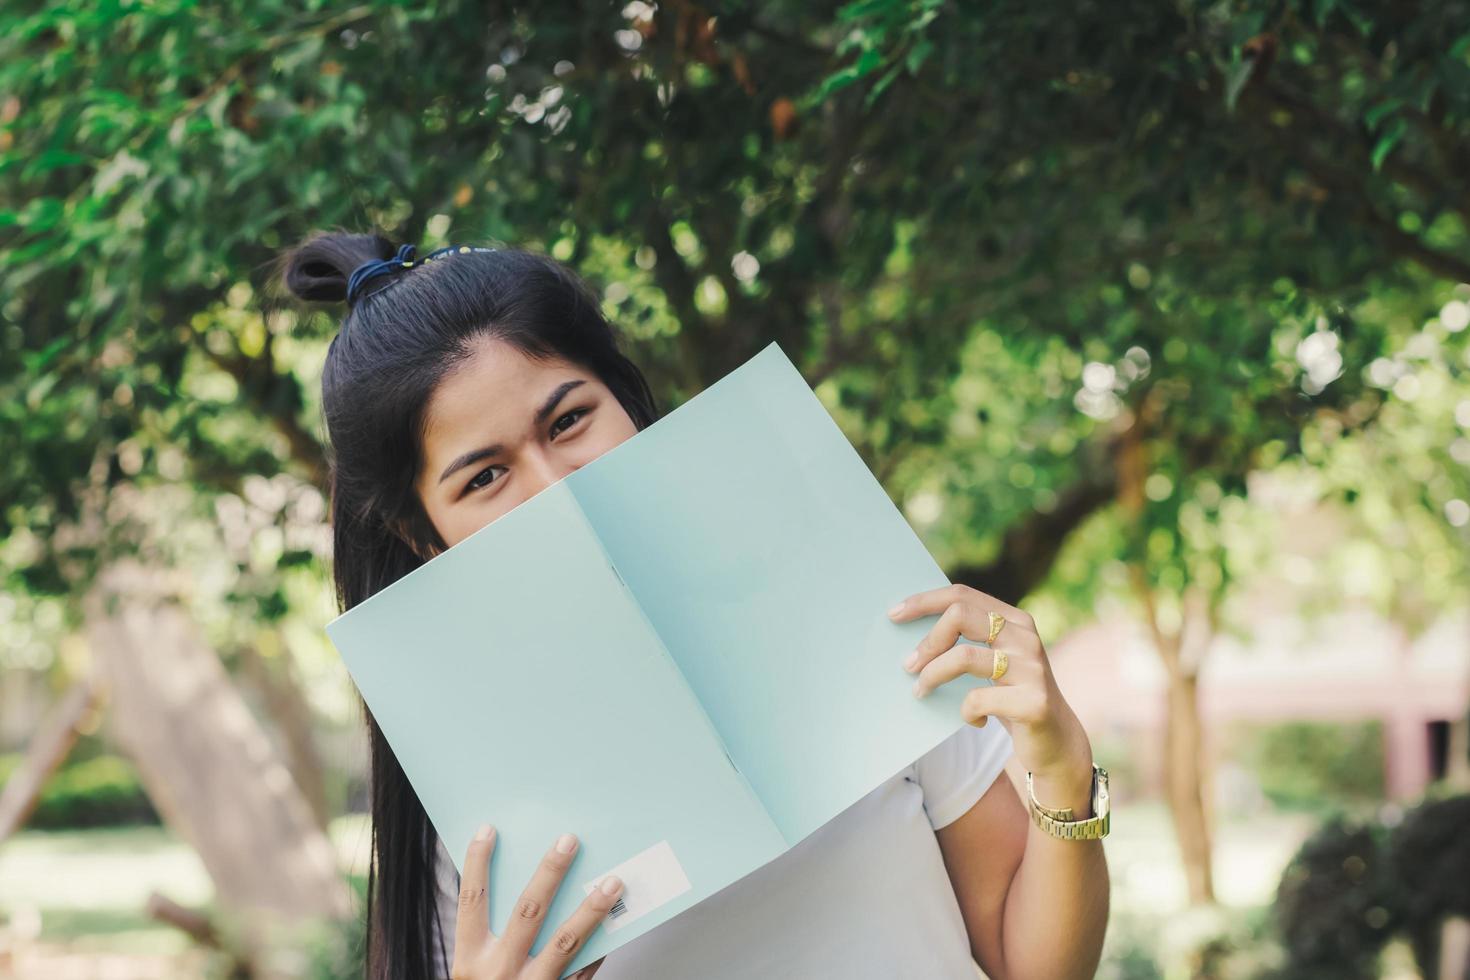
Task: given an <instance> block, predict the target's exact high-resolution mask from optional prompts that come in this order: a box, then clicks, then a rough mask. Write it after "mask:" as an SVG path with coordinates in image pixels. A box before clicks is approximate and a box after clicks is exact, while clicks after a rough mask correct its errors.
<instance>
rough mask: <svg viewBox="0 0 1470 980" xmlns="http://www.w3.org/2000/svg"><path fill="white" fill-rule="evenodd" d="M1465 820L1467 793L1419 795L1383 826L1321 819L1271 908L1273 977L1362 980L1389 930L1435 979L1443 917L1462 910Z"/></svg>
mask: <svg viewBox="0 0 1470 980" xmlns="http://www.w3.org/2000/svg"><path fill="white" fill-rule="evenodd" d="M1467 826H1470V796H1455V797H1449V798H1446V799H1435V798H1430V799H1427V800H1426V801H1424V802H1423V803H1421V804H1420V805H1418V806H1416V807H1415V808H1413V809H1411V810H1410V811H1409V812H1408V813H1407V814H1404V815H1403V817H1402V819H1401V820H1399V821H1396V825H1395V826H1392V827H1390V826H1388V825H1387V824H1385V823H1384V822H1382V821H1364V822H1355V821H1349V820H1347V819H1345V818H1343V817H1340V816H1338V817H1333V818H1331V819H1329V820H1328V821H1327V822H1326V823H1325V824H1323V826H1322V827H1321V828H1320V829H1319V830H1318V831H1317V832H1316V833H1315V834H1313V835H1312V837H1311V838H1309V839H1308V840H1307V842H1306V843H1305V844H1303V845H1302V847H1301V850H1300V851H1298V853H1297V854H1296V856H1295V857H1293V858H1292V860H1291V863H1290V864H1289V865H1288V866H1287V869H1286V872H1285V873H1284V874H1283V875H1282V878H1281V885H1280V887H1279V889H1278V891H1277V895H1276V903H1275V909H1274V911H1275V919H1276V922H1277V924H1278V927H1279V930H1280V934H1281V936H1282V941H1283V943H1284V945H1285V948H1286V952H1287V957H1288V958H1287V962H1286V963H1285V964H1284V965H1283V966H1282V967H1281V968H1280V971H1279V973H1277V974H1273V975H1279V976H1280V977H1282V978H1288V977H1289V978H1292V980H1319V978H1320V980H1354V978H1362V980H1369V978H1372V977H1376V976H1378V975H1379V974H1378V957H1379V955H1380V953H1381V951H1382V949H1383V947H1384V945H1385V944H1386V943H1387V942H1388V940H1389V939H1390V938H1392V937H1393V936H1394V935H1395V934H1398V933H1403V934H1405V935H1407V937H1408V938H1409V941H1410V944H1411V946H1412V948H1413V951H1414V958H1415V961H1416V962H1417V965H1418V967H1419V970H1420V972H1421V974H1422V975H1423V976H1433V975H1435V973H1436V972H1437V970H1438V958H1439V939H1440V929H1441V927H1442V926H1443V924H1444V920H1445V919H1446V918H1448V917H1451V916H1461V917H1463V916H1466V915H1470V893H1467V890H1466V888H1465V882H1466V881H1470V842H1467V841H1466V840H1465V828H1466V827H1467Z"/></svg>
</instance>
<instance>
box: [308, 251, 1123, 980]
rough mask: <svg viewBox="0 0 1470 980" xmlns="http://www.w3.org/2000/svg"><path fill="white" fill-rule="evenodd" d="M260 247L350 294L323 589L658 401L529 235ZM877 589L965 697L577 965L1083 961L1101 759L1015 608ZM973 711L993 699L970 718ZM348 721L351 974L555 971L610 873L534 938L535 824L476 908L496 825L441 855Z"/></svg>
mask: <svg viewBox="0 0 1470 980" xmlns="http://www.w3.org/2000/svg"><path fill="white" fill-rule="evenodd" d="M281 264H282V270H281V275H282V279H283V281H284V284H285V286H286V288H287V289H289V290H290V291H291V292H292V293H294V294H295V295H296V296H297V297H299V298H301V299H303V300H311V301H324V302H342V301H344V300H345V301H346V302H347V304H348V311H347V313H346V316H345V318H344V319H343V321H342V325H341V330H340V332H339V333H338V335H337V336H336V337H335V338H334V339H333V341H332V344H331V347H330V349H329V350H328V354H327V360H326V365H325V368H324V372H323V375H322V399H323V408H324V414H325V416H326V423H327V430H328V437H329V440H330V443H331V447H332V525H333V541H334V546H335V558H334V574H335V577H336V583H337V593H338V599H339V602H340V604H341V606H342V608H343V609H349V608H351V607H352V606H354V605H356V604H357V603H359V602H362V601H363V600H365V599H367V598H368V597H369V596H371V595H373V594H374V593H375V592H377V591H378V590H379V589H382V588H384V587H385V586H387V585H389V584H391V583H392V582H394V581H395V580H397V579H398V578H400V577H402V576H403V575H406V574H407V573H408V572H410V571H412V570H413V569H414V568H416V567H418V566H419V565H421V564H423V563H424V562H425V561H427V560H428V559H430V558H431V557H433V556H434V555H435V554H437V553H438V552H440V551H442V550H444V549H445V548H448V547H451V546H453V545H454V544H455V543H457V542H459V541H461V540H463V539H464V538H465V537H467V536H468V535H470V534H471V533H473V532H474V531H475V530H477V529H479V528H481V527H483V526H485V525H486V524H488V523H489V522H490V521H493V520H494V519H495V518H497V517H499V516H500V515H502V514H504V513H506V512H507V511H509V510H510V509H512V508H513V507H515V506H516V505H518V504H520V503H522V502H523V501H525V500H527V499H529V498H530V497H532V496H534V495H535V494H536V493H538V492H540V491H541V490H542V489H544V488H545V487H547V486H548V485H550V484H551V483H553V482H555V481H557V480H560V479H561V478H562V477H564V476H566V475H567V474H568V473H570V472H572V471H574V470H576V469H577V468H578V467H580V466H582V465H584V464H586V463H588V462H591V461H592V460H593V459H596V458H597V457H598V456H599V455H601V454H602V453H604V452H606V451H607V450H608V449H611V448H612V447H613V446H616V445H617V444H618V443H620V442H622V441H623V440H624V439H627V438H630V437H631V436H633V435H634V434H635V433H637V432H638V431H639V430H641V429H643V428H645V427H646V426H648V425H650V424H651V423H652V422H654V421H655V420H656V419H657V417H658V411H657V409H656V407H655V404H654V399H653V396H652V394H651V392H650V390H649V387H648V385H647V383H646V382H645V380H644V378H643V375H642V374H641V373H640V372H639V370H638V368H637V367H636V366H635V365H634V364H633V363H632V362H631V361H630V360H628V359H627V358H626V357H625V356H624V355H623V354H622V353H621V352H620V351H619V349H618V343H617V339H616V337H615V335H614V333H613V330H612V328H611V326H610V325H609V324H608V323H607V321H606V320H605V319H604V318H603V316H602V314H601V312H600V311H599V304H598V301H597V298H596V296H595V295H594V294H593V293H592V292H591V291H590V290H589V289H588V288H587V287H586V285H585V284H584V283H583V282H581V281H580V280H579V279H578V278H577V277H576V275H575V274H574V273H572V272H571V271H570V270H569V269H567V268H565V267H564V266H562V265H560V264H559V263H557V262H555V261H553V260H551V259H549V258H546V257H544V256H540V255H536V254H533V253H530V252H527V251H523V250H517V249H479V248H475V249H472V248H469V247H467V246H457V247H454V248H446V249H440V250H439V251H437V252H435V253H432V254H431V255H429V256H427V257H426V258H425V261H422V262H419V261H414V254H413V248H412V246H402V247H401V248H399V249H398V250H396V252H395V250H394V249H393V247H392V245H391V243H389V242H388V241H387V240H386V239H384V238H382V237H379V236H377V235H356V234H345V233H339V234H326V235H319V236H315V237H313V238H311V239H309V240H307V241H306V242H304V243H302V244H301V245H299V246H298V247H296V248H295V249H292V250H291V251H290V252H288V253H286V254H285V255H283V256H282V262H281ZM894 598H895V599H897V600H903V601H902V602H901V604H900V605H899V606H898V607H895V609H894V610H893V611H891V612H890V616H891V617H892V619H893V621H894V622H906V621H910V620H915V619H920V618H925V617H934V616H937V617H938V619H937V620H936V621H935V622H934V623H933V624H932V629H931V630H930V632H929V633H928V634H927V635H926V637H925V638H924V640H923V642H921V643H920V644H919V646H918V649H917V650H915V651H913V652H912V654H910V655H908V656H907V657H903V656H902V655H901V652H900V651H895V656H896V657H898V658H899V659H900V660H902V661H903V662H904V666H905V667H906V669H908V670H909V671H910V672H912V673H914V674H915V675H916V680H915V683H914V691H913V693H914V695H915V696H923V695H924V694H926V693H928V692H929V691H931V690H933V689H934V688H935V687H936V686H937V685H939V684H943V683H945V682H947V681H950V680H952V679H954V678H956V677H958V676H960V675H961V674H965V673H971V674H979V675H981V676H987V677H994V678H996V684H995V685H994V686H991V687H985V686H982V687H978V688H976V689H975V690H974V691H973V692H971V693H970V694H969V695H968V696H967V698H966V700H965V702H964V711H963V714H964V717H963V719H962V720H964V721H966V722H970V725H969V726H966V727H963V728H961V729H960V730H959V731H958V732H956V733H955V735H953V736H951V737H950V738H949V739H947V740H946V741H945V742H943V743H941V744H940V745H939V746H938V747H937V748H935V749H934V750H933V751H931V752H929V753H927V754H926V755H925V756H923V757H922V758H920V759H919V760H917V761H916V762H915V763H913V764H912V765H910V766H909V767H908V768H907V769H905V770H904V771H903V772H901V773H898V774H896V775H895V776H894V777H893V778H891V779H890V780H888V781H886V782H885V783H884V784H882V785H881V786H879V787H877V788H876V789H874V790H873V791H872V792H871V793H869V794H868V795H867V796H866V797H864V798H863V799H862V800H860V801H859V802H857V803H855V804H854V805H853V806H852V807H850V808H849V809H847V810H845V811H843V813H841V814H839V815H838V816H837V817H836V818H834V819H833V820H832V821H831V822H829V823H828V824H827V825H825V826H823V827H822V828H821V829H819V830H818V831H817V832H815V833H813V834H812V835H810V836H809V837H808V838H806V839H805V840H803V841H801V842H800V843H799V844H798V845H797V846H796V847H794V848H792V849H791V850H790V851H788V852H787V853H786V854H784V855H782V856H781V857H780V858H779V859H777V860H776V861H773V862H771V863H770V864H768V865H766V866H764V867H762V868H760V869H758V870H757V871H756V872H754V873H752V874H750V875H747V876H746V877H745V878H742V879H740V880H739V881H737V882H735V883H734V884H731V885H730V886H728V887H727V888H725V889H723V890H721V891H720V892H718V893H717V894H715V895H713V896H711V897H710V898H708V899H706V900H705V901H703V902H701V903H699V904H698V905H696V906H694V907H692V908H690V909H688V910H686V911H685V912H683V913H681V914H680V915H678V916H676V917H675V918H673V919H671V920H669V921H668V922H666V923H664V924H663V925H661V926H660V927H658V928H657V929H654V930H652V931H650V932H648V933H646V934H644V935H643V936H640V937H638V938H637V939H635V940H633V941H631V942H629V943H627V944H625V945H624V946H622V947H620V948H618V949H617V950H614V951H613V952H612V953H611V954H609V955H608V956H606V957H604V958H603V959H602V960H599V961H598V962H597V963H596V964H594V965H593V966H590V967H588V968H586V969H585V970H583V971H582V975H583V976H591V975H592V974H593V973H596V974H597V976H598V977H599V978H601V980H622V978H628V977H694V976H698V977H704V978H737V977H740V978H757V977H759V978H772V977H825V976H842V977H853V976H861V977H896V976H905V977H950V976H956V977H964V976H973V975H974V970H973V963H972V957H973V960H975V961H978V962H979V964H980V965H981V966H982V967H983V968H984V970H985V972H986V973H987V974H988V975H989V976H990V977H992V978H995V980H1001V978H1029V977H1088V976H1091V975H1092V974H1093V972H1094V970H1095V969H1096V965H1097V962H1098V957H1099V953H1100V949H1101V945H1102V936H1103V932H1104V928H1105V924H1106V919H1107V905H1108V901H1107V896H1108V882H1107V868H1106V864H1105V862H1104V859H1103V854H1102V848H1101V844H1100V841H1098V840H1096V839H1063V836H1062V835H1063V834H1064V833H1065V832H1066V831H1067V829H1068V828H1069V827H1070V828H1071V830H1072V831H1074V832H1075V831H1078V828H1082V829H1087V828H1094V829H1095V828H1096V827H1097V826H1099V824H1098V822H1096V821H1093V822H1089V818H1090V817H1092V812H1091V808H1092V804H1093V801H1094V799H1095V798H1097V797H1095V785H1096V783H1097V778H1096V777H1095V775H1094V768H1093V764H1092V754H1091V747H1090V745H1089V742H1088V738H1087V735H1086V733H1085V732H1084V731H1083V729H1082V726H1081V725H1080V724H1079V722H1078V721H1077V718H1076V716H1075V715H1074V714H1073V712H1072V711H1071V709H1070V708H1069V707H1068V706H1067V704H1066V702H1065V701H1064V700H1063V699H1062V697H1061V695H1060V693H1059V692H1058V691H1057V687H1056V684H1055V681H1054V680H1053V678H1052V674H1051V670H1050V667H1049V666H1048V663H1047V658H1046V653H1045V650H1044V649H1043V646H1042V644H1041V641H1040V639H1039V638H1038V637H1037V635H1036V627H1035V624H1034V622H1033V621H1032V620H1031V618H1030V617H1029V616H1028V615H1027V614H1026V613H1024V612H1022V611H1021V610H1019V609H1016V608H1014V607H1012V606H1009V605H1007V604H1005V603H1003V602H1000V601H999V600H997V599H995V598H993V597H991V596H988V595H985V594H984V593H981V592H978V591H975V590H973V589H969V588H966V587H963V586H953V587H949V588H944V589H938V590H933V591H929V592H924V593H920V594H917V595H912V596H895V597H894ZM993 614H998V615H993ZM996 628H999V629H1000V630H1002V631H1003V632H1002V633H1001V634H1000V637H1001V638H1000V639H998V640H995V643H996V645H997V646H998V647H999V648H1000V649H1001V650H1002V651H1003V652H1004V653H1005V654H1007V655H1008V656H1007V657H1006V659H1005V662H1004V663H997V661H999V660H1001V657H1000V655H999V654H992V652H991V651H990V650H989V649H986V648H982V647H976V646H972V645H968V644H966V645H957V642H958V640H959V639H960V638H961V637H964V638H967V639H971V640H982V641H983V640H987V638H991V639H993V638H994V630H995V629H996ZM813 693H814V695H819V694H820V693H821V692H813ZM898 696H904V695H903V692H902V691H899V690H896V691H895V697H898ZM989 715H994V716H995V717H997V718H999V719H1000V720H1001V724H1000V725H986V724H985V722H986V719H987V716H989ZM959 720H961V719H957V720H956V721H957V723H958V721H959ZM367 724H368V733H369V737H370V740H371V752H372V767H371V768H372V773H371V778H372V819H373V835H372V840H373V862H372V868H371V871H370V875H369V911H368V920H369V943H368V947H369V955H368V959H369V973H370V975H371V976H373V977H392V978H395V980H397V978H420V977H431V976H444V975H446V974H447V975H451V976H453V977H462V978H476V980H480V978H509V977H537V978H555V977H560V976H562V975H563V973H564V972H565V969H564V968H565V965H566V964H567V963H569V962H570V961H571V959H572V957H573V956H574V955H575V954H576V952H577V951H578V950H580V949H581V948H582V947H583V945H584V944H585V942H586V940H587V937H588V935H589V934H590V933H591V932H592V931H593V930H594V929H596V928H597V926H598V925H599V923H601V922H602V921H603V920H604V919H605V918H606V914H607V911H608V910H609V909H610V908H611V907H612V905H613V904H614V902H615V901H616V899H617V897H618V894H619V893H620V889H621V883H619V882H616V881H615V880H614V881H611V882H610V886H611V890H610V892H608V893H604V891H603V890H594V891H593V892H592V893H591V894H590V895H589V896H587V898H586V900H585V901H584V902H583V903H582V904H581V905H580V906H579V907H578V909H577V911H576V913H575V914H574V915H573V916H572V917H571V918H570V919H568V920H567V921H566V922H563V923H558V924H556V926H555V932H554V933H553V934H552V935H551V936H549V937H548V938H547V941H546V942H545V943H544V945H543V948H542V949H541V951H540V952H539V953H538V954H537V955H536V956H534V957H531V956H529V952H530V949H531V946H532V945H533V944H534V943H535V942H536V939H537V936H538V935H539V933H540V930H541V927H542V926H543V925H544V922H543V921H542V919H543V917H544V910H545V909H546V908H547V907H548V906H549V904H550V903H551V900H552V898H553V897H554V896H555V894H556V892H557V889H558V887H559V885H560V884H561V882H562V880H563V878H564V876H565V874H566V872H567V869H568V868H569V867H570V865H571V863H572V861H573V860H574V858H575V856H576V847H577V841H576V838H575V836H574V835H572V834H571V833H561V834H560V836H556V835H557V832H560V831H562V830H564V829H566V828H550V827H548V828H547V833H548V838H551V837H556V839H555V840H554V841H552V842H551V843H549V844H548V848H547V851H546V855H545V859H544V860H543V862H542V865H541V867H540V869H539V870H538V871H537V873H536V874H535V876H534V877H533V879H532V880H531V882H529V883H528V884H527V886H526V888H525V890H524V891H523V892H522V893H521V895H520V896H519V898H518V899H517V904H516V906H515V908H516V909H517V910H518V912H519V914H517V915H514V916H512V917H511V918H510V923H511V924H510V925H509V926H508V927H507V929H506V931H505V934H504V935H500V936H496V935H492V934H491V933H490V931H489V928H488V919H489V916H488V903H489V902H491V901H503V900H504V898H503V897H500V896H489V895H487V869H488V865H489V861H490V857H491V853H492V851H493V849H494V846H495V838H494V832H493V828H492V827H490V826H489V825H487V826H486V827H485V828H483V829H482V831H481V836H480V837H479V838H478V839H476V840H475V841H474V842H473V843H471V844H470V846H469V851H468V853H467V855H466V859H465V865H464V867H465V869H466V870H465V876H464V880H463V881H460V882H455V880H454V878H455V872H454V868H453V862H452V860H451V859H450V857H449V855H448V853H447V852H446V851H445V850H444V848H443V845H442V843H441V842H440V840H439V838H438V836H437V835H436V833H435V831H434V829H433V827H432V826H431V825H430V823H429V820H428V818H427V816H426V814H425V812H424V809H423V807H422V805H421V804H420V803H419V801H418V799H417V797H416V796H415V795H414V793H413V790H412V788H411V787H410V785H409V783H408V780H407V779H406V777H405V776H404V773H403V770H402V769H401V768H400V767H399V765H398V762H397V760H395V759H394V757H393V754H392V752H391V751H390V750H389V747H388V745H387V743H386V742H385V741H384V738H383V735H382V732H381V731H379V729H378V728H377V726H376V725H375V724H374V722H373V719H372V717H371V715H370V714H368V716H367ZM1013 755H1014V759H1015V763H1014V765H1015V767H1016V768H1017V769H1018V770H1019V771H1024V772H1030V773H1031V774H1032V779H1033V781H1034V782H1033V792H1034V795H1035V799H1036V801H1037V802H1038V804H1040V806H1043V807H1050V808H1053V810H1055V811H1060V812H1055V813H1053V814H1052V815H1051V816H1050V817H1044V814H1043V815H1041V816H1038V815H1037V814H1034V813H1033V814H1031V815H1028V809H1027V807H1026V806H1023V804H1022V802H1021V798H1020V796H1018V794H1017V791H1016V790H1015V789H1014V788H1013V786H1012V784H1011V781H1010V780H1007V779H997V778H996V777H997V776H998V775H999V774H1000V773H1001V771H1002V770H1003V768H1004V767H1005V766H1006V764H1007V762H1008V761H1009V760H1010V759H1011V758H1012V756H1013ZM1101 778H1102V779H1104V780H1105V778H1106V774H1105V773H1104V774H1102V775H1101ZM1099 799H1100V798H1099ZM1068 810H1070V812H1067V811H1068ZM493 816H494V815H493V814H487V817H488V818H492V819H493ZM1067 821H1070V823H1066V822H1067ZM1101 826H1102V829H1103V830H1104V831H1105V828H1106V825H1105V824H1101ZM451 926H452V928H451Z"/></svg>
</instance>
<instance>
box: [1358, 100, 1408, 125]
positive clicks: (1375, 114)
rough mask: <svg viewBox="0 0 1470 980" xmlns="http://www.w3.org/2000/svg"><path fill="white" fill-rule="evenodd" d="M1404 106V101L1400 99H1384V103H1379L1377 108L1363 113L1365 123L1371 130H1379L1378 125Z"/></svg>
mask: <svg viewBox="0 0 1470 980" xmlns="http://www.w3.org/2000/svg"><path fill="white" fill-rule="evenodd" d="M1403 104H1404V100H1403V99H1400V98H1389V99H1384V100H1383V101H1382V102H1380V103H1378V104H1377V105H1376V106H1374V107H1373V108H1371V109H1369V110H1368V111H1367V112H1365V113H1363V122H1364V123H1366V124H1367V125H1368V128H1369V129H1370V130H1373V129H1377V128H1378V124H1379V123H1380V122H1381V121H1382V120H1383V117H1384V116H1386V115H1388V114H1389V113H1391V112H1393V111H1394V110H1395V109H1398V108H1399V107H1400V106H1402V105H1403Z"/></svg>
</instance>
